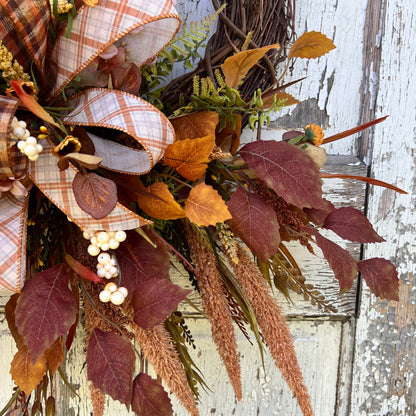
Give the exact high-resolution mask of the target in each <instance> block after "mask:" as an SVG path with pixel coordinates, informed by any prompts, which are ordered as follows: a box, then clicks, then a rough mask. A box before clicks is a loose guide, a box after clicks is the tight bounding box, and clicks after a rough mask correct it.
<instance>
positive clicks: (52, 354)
mask: <svg viewBox="0 0 416 416" xmlns="http://www.w3.org/2000/svg"><path fill="white" fill-rule="evenodd" d="M45 358H46V360H47V362H48V368H49V371H50V372H51V375H53V374H55V372H56V370H57V369H58V368H59V366H60V365H61V364H62V362H63V361H64V350H63V348H62V337H59V338H58V339H57V340H56V341H55V342H54V343H53V344H52V345H51V346H50V347H49V348H48V349H47V350H46V351H45Z"/></svg>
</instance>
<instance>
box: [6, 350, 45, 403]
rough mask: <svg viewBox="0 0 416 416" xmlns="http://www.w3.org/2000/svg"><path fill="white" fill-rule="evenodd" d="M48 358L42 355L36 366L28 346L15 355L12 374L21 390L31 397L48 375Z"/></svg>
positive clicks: (11, 368)
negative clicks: (46, 374)
mask: <svg viewBox="0 0 416 416" xmlns="http://www.w3.org/2000/svg"><path fill="white" fill-rule="evenodd" d="M46 370H47V368H46V358H45V357H44V356H43V355H41V356H40V357H39V358H38V360H37V361H36V363H35V364H33V363H32V357H31V355H30V353H29V351H28V349H27V347H26V346H23V347H22V348H21V349H20V350H19V351H17V353H16V354H15V356H14V358H13V361H12V363H11V367H10V374H11V375H12V378H13V380H14V382H15V383H16V385H17V386H19V388H20V390H22V391H23V392H25V393H26V394H27V395H29V394H30V393H31V392H32V390H33V389H34V388H35V387H36V386H37V385H38V384H39V383H40V382H41V381H42V378H43V376H44V375H45V373H46Z"/></svg>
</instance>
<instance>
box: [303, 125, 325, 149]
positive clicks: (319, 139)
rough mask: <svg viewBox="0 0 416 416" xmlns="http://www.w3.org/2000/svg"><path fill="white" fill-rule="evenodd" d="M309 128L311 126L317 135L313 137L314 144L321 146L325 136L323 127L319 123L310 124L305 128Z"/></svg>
mask: <svg viewBox="0 0 416 416" xmlns="http://www.w3.org/2000/svg"><path fill="white" fill-rule="evenodd" d="M307 128H310V129H311V130H312V132H313V134H314V135H315V137H314V138H313V139H312V140H313V144H314V145H315V146H320V145H321V144H322V142H323V138H324V133H323V131H322V128H321V127H320V126H318V125H317V124H308V125H307V126H306V127H305V130H306V129H307Z"/></svg>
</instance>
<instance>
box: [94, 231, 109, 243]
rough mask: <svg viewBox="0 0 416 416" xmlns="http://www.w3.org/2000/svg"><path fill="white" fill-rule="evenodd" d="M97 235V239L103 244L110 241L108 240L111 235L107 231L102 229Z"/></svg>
mask: <svg viewBox="0 0 416 416" xmlns="http://www.w3.org/2000/svg"><path fill="white" fill-rule="evenodd" d="M96 237H97V241H98V242H99V243H101V244H104V243H108V240H109V239H110V237H109V236H108V234H107V233H106V232H105V231H100V232H99V233H98V234H97V236H96Z"/></svg>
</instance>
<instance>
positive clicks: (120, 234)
mask: <svg viewBox="0 0 416 416" xmlns="http://www.w3.org/2000/svg"><path fill="white" fill-rule="evenodd" d="M114 238H115V239H116V240H117V241H118V242H119V243H121V242H123V241H124V240H125V239H126V238H127V234H126V233H125V232H124V231H117V232H116V233H115V235H114Z"/></svg>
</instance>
